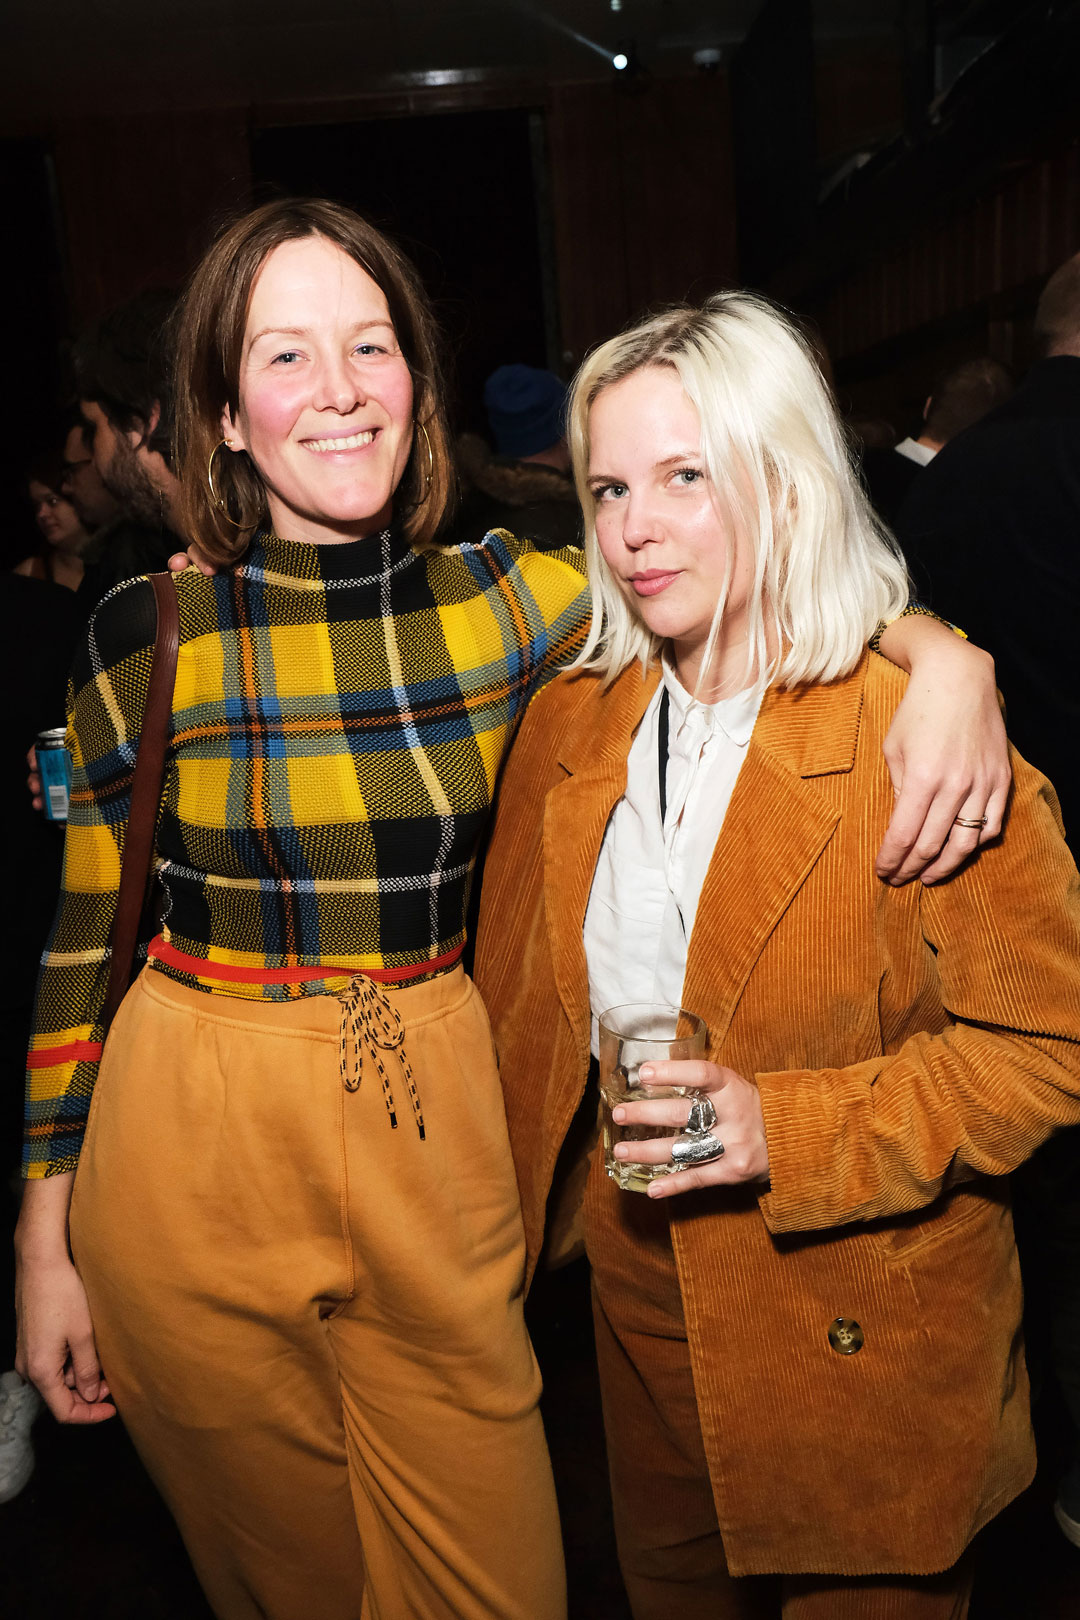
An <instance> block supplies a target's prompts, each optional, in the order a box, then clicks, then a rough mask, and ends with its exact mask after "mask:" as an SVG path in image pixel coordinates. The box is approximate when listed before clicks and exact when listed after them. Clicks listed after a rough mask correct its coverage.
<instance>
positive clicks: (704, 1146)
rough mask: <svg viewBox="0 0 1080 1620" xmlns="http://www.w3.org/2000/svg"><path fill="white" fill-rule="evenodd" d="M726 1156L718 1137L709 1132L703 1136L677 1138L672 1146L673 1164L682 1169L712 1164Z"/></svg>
mask: <svg viewBox="0 0 1080 1620" xmlns="http://www.w3.org/2000/svg"><path fill="white" fill-rule="evenodd" d="M723 1154H724V1144H723V1142H721V1140H720V1138H719V1137H718V1136H710V1135H709V1134H708V1133H707V1132H706V1133H704V1134H703V1135H701V1136H677V1137H676V1138H675V1140H674V1141H673V1142H672V1144H671V1162H672V1164H676V1165H678V1166H679V1168H680V1169H687V1170H688V1169H689V1168H690V1166H691V1165H694V1164H711V1163H712V1161H713V1159H720V1158H722V1157H723Z"/></svg>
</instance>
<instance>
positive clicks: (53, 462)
mask: <svg viewBox="0 0 1080 1620" xmlns="http://www.w3.org/2000/svg"><path fill="white" fill-rule="evenodd" d="M63 482H64V468H63V463H62V461H61V458H60V456H59V454H57V453H56V452H55V451H52V452H48V453H47V454H45V455H40V456H37V457H36V458H35V460H34V461H32V462H31V464H30V471H29V475H28V478H27V483H28V486H29V495H30V509H31V511H32V512H33V514H34V522H35V523H36V524H37V527H38V530H39V532H40V534H41V549H40V550H39V551H38V552H36V553H35V554H34V555H32V556H29V557H24V558H23V560H22V561H21V562H19V563H16V565H15V568H14V572H15V573H16V574H28V575H29V576H30V578H31V579H45V580H50V581H51V582H52V583H53V584H54V585H63V586H65V587H66V588H67V589H68V590H69V591H76V590H78V588H79V586H80V584H81V583H82V577H83V573H84V568H83V560H82V554H83V552H84V551H85V550H86V547H87V545H88V544H89V542H90V536H89V534H88V533H87V531H86V529H85V528H84V527H83V521H82V518H81V517H80V516H79V514H78V512H77V511H76V510H75V508H74V506H73V505H72V504H71V501H70V500H69V499H68V497H67V496H66V495H65V493H64V489H63Z"/></svg>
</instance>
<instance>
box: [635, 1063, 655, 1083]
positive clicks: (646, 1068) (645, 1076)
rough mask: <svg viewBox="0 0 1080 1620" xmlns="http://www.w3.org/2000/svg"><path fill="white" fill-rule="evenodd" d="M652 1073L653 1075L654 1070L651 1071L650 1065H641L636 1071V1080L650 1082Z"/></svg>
mask: <svg viewBox="0 0 1080 1620" xmlns="http://www.w3.org/2000/svg"><path fill="white" fill-rule="evenodd" d="M653 1073H654V1070H653V1066H652V1064H651V1063H643V1064H642V1065H641V1068H640V1069H639V1070H638V1078H639V1079H641V1080H644V1081H645V1082H646V1083H647V1082H648V1081H650V1080H651V1079H652V1077H653Z"/></svg>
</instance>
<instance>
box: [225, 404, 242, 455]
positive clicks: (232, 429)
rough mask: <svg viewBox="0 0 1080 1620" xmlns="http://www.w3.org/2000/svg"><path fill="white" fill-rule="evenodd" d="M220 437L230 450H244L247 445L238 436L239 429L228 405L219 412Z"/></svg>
mask: <svg viewBox="0 0 1080 1620" xmlns="http://www.w3.org/2000/svg"><path fill="white" fill-rule="evenodd" d="M221 437H222V438H223V439H224V441H225V443H226V445H227V446H228V447H229V449H230V450H246V449H247V445H246V444H245V443H244V441H243V439H242V438H241V436H240V430H239V428H238V427H237V425H236V423H235V422H234V421H233V419H232V413H231V412H230V410H229V408H228V406H226V407H225V409H224V410H223V411H222V413H221Z"/></svg>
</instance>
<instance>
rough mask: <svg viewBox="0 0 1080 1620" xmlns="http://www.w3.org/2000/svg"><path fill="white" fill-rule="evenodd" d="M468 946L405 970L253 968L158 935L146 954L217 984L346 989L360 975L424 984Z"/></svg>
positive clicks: (389, 981)
mask: <svg viewBox="0 0 1080 1620" xmlns="http://www.w3.org/2000/svg"><path fill="white" fill-rule="evenodd" d="M464 949H465V946H464V944H463V943H462V944H461V945H455V946H454V948H453V950H450V951H446V952H445V953H444V954H443V955H442V956H436V957H432V958H429V959H428V960H426V961H423V962H410V963H407V964H406V965H405V966H403V967H389V968H377V967H372V968H369V967H353V966H350V965H347V964H341V963H325V962H323V963H317V964H315V965H313V966H295V967H280V968H269V967H251V966H248V965H247V964H245V963H241V962H221V961H216V960H214V959H212V958H208V957H204V956H193V955H191V954H190V953H189V952H187V951H181V950H178V949H177V948H176V946H175V945H173V944H172V943H171V942H170V941H169V940H167V939H165V938H164V936H163V935H161V934H156V935H155V936H154V938H153V939H152V940H151V941H150V944H149V945H148V946H147V951H146V954H147V956H148V958H150V959H151V960H152V961H156V962H160V963H161V965H162V967H163V968H165V969H166V970H167V969H169V968H171V969H173V971H174V972H177V973H185V974H187V975H189V976H190V977H191V978H195V979H205V980H206V981H207V982H209V983H213V984H235V985H238V986H239V985H242V984H247V985H253V984H311V983H313V982H315V981H316V980H322V981H324V982H325V983H326V984H328V985H335V986H337V987H338V989H343V988H344V987H345V985H346V984H348V983H349V982H350V980H352V979H353V978H355V977H356V976H357V975H359V974H362V975H363V976H364V978H365V979H371V980H373V982H374V983H375V984H383V985H398V984H411V983H413V982H415V981H418V980H420V981H424V980H428V979H432V978H434V977H436V976H441V975H442V974H445V973H447V972H448V971H449V970H450V969H451V968H453V967H454V966H455V964H456V963H458V962H460V960H461V953H462V951H463V950H464Z"/></svg>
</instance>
